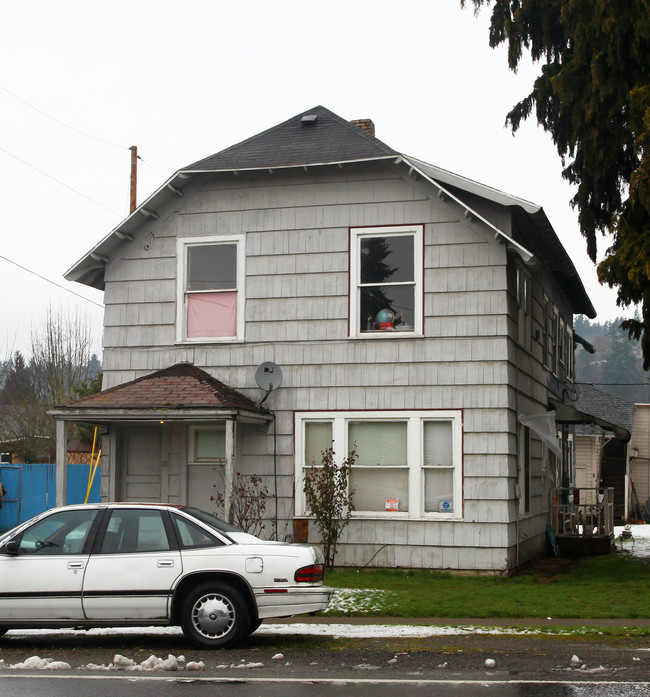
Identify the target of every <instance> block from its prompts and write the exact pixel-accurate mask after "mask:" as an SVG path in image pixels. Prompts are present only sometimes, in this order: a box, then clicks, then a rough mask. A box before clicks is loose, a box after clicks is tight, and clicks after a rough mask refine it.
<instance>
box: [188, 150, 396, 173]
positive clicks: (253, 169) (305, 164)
mask: <svg viewBox="0 0 650 697" xmlns="http://www.w3.org/2000/svg"><path fill="white" fill-rule="evenodd" d="M400 157H401V156H399V155H382V156H381V157H363V158H361V159H354V160H335V161H332V162H303V163H302V164H295V165H265V166H264V167H236V168H233V167H228V168H226V169H212V168H211V169H184V170H179V171H178V172H177V174H180V175H184V176H189V175H192V174H222V173H224V172H268V171H269V170H272V171H274V172H275V171H276V170H277V171H280V170H285V169H310V168H311V167H336V166H338V165H355V164H359V163H360V162H379V161H382V160H393V161H394V160H395V159H396V158H397V159H399V158H400Z"/></svg>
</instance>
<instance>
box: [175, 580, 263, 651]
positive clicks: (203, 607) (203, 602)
mask: <svg viewBox="0 0 650 697" xmlns="http://www.w3.org/2000/svg"><path fill="white" fill-rule="evenodd" d="M249 626H250V614H249V611H248V607H247V605H246V601H245V600H244V598H243V597H242V595H241V593H240V592H239V591H238V590H237V589H236V588H233V587H232V586H229V585H227V584H216V583H202V584H201V585H199V586H197V587H196V588H194V589H193V590H192V591H191V592H190V593H189V595H188V596H187V598H186V599H185V601H184V602H183V606H182V609H181V627H182V629H183V634H185V637H186V639H187V640H188V641H190V642H191V643H192V644H194V645H195V646H199V647H201V648H207V649H219V648H226V647H228V646H232V645H233V644H235V643H237V642H238V641H239V640H240V639H242V638H243V637H244V636H246V634H247V633H248V628H249Z"/></svg>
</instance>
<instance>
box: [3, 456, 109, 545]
mask: <svg viewBox="0 0 650 697" xmlns="http://www.w3.org/2000/svg"><path fill="white" fill-rule="evenodd" d="M89 476H90V465H68V476H67V488H66V501H67V503H83V502H84V501H85V499H86V493H87V491H88V478H89ZM100 480H101V468H100V467H98V468H97V471H96V472H95V477H94V479H93V481H92V486H91V489H90V495H89V497H88V502H89V503H99V502H100V501H101V496H100V493H99V491H100ZM0 482H2V483H3V484H4V485H5V488H6V489H7V495H6V496H5V497H4V499H3V506H2V508H1V509H0V532H4V531H5V530H10V529H11V528H13V527H15V526H16V525H18V524H19V523H22V522H24V521H25V520H29V519H30V518H32V517H33V516H35V515H38V514H39V513H42V512H43V511H46V510H48V509H49V508H54V506H55V505H56V465H53V464H38V465H0Z"/></svg>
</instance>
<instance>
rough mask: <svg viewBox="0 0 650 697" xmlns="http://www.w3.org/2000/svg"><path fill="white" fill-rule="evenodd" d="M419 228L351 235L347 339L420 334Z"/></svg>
mask: <svg viewBox="0 0 650 697" xmlns="http://www.w3.org/2000/svg"><path fill="white" fill-rule="evenodd" d="M422 245H423V226H422V225H410V226H391V227H376V228H352V229H351V231H350V289H351V297H350V336H363V337H367V338H379V337H382V338H386V337H387V336H396V335H404V334H407V335H412V334H422V266H423V262H422Z"/></svg>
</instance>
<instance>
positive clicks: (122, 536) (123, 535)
mask: <svg viewBox="0 0 650 697" xmlns="http://www.w3.org/2000/svg"><path fill="white" fill-rule="evenodd" d="M169 549H171V547H170V544H169V538H168V537H167V531H166V530H165V523H164V522H163V519H162V512H161V511H142V510H137V509H132V508H127V509H123V510H122V509H117V510H114V511H113V512H112V513H111V518H110V520H109V521H108V527H107V528H106V533H105V534H104V540H103V542H102V547H101V550H100V552H101V554H132V553H137V552H165V551H169Z"/></svg>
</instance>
